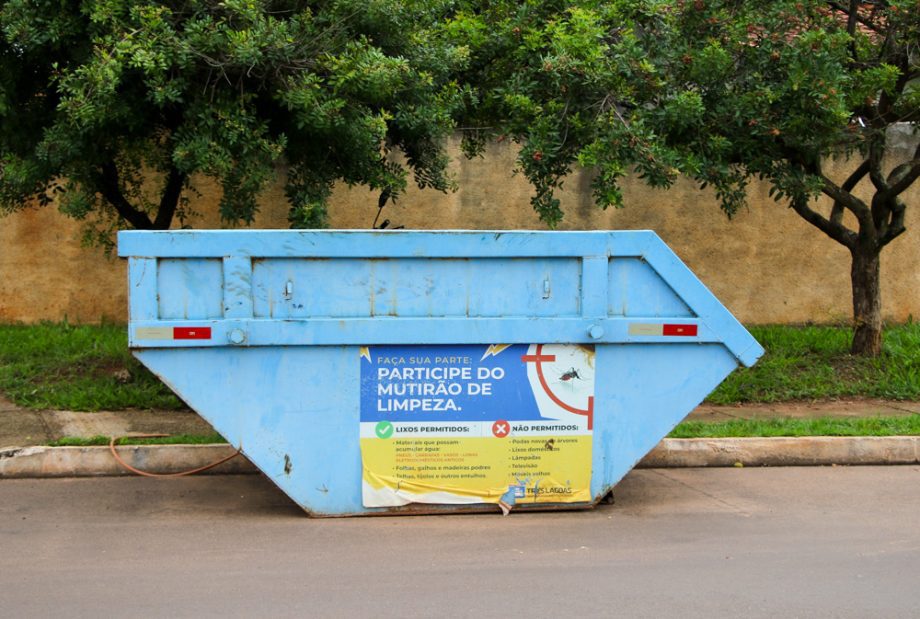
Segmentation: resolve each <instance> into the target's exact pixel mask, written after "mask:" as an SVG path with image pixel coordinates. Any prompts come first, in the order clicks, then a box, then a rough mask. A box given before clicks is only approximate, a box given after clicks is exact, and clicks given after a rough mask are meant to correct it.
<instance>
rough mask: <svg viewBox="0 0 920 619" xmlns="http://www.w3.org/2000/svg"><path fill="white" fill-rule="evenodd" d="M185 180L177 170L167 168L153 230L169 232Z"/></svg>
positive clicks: (170, 167) (172, 167) (184, 176)
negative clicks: (167, 171)
mask: <svg viewBox="0 0 920 619" xmlns="http://www.w3.org/2000/svg"><path fill="white" fill-rule="evenodd" d="M185 179H186V175H185V174H183V173H182V172H180V171H179V170H177V169H176V167H175V166H173V165H171V166H169V175H168V177H167V179H166V187H164V188H163V195H162V196H161V197H160V208H159V209H157V217H156V220H155V221H154V222H153V228H154V229H155V230H169V226H170V224H172V220H173V215H175V213H176V208H177V207H178V206H179V197H180V196H181V195H182V187H183V186H184V185H185Z"/></svg>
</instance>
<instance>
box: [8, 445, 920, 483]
mask: <svg viewBox="0 0 920 619" xmlns="http://www.w3.org/2000/svg"><path fill="white" fill-rule="evenodd" d="M118 449H119V452H118V453H119V454H120V455H121V456H122V458H124V460H125V461H126V462H127V463H128V464H130V465H131V466H133V467H135V468H138V469H141V470H143V471H148V472H150V473H159V474H169V473H178V472H181V471H185V470H189V469H194V468H198V467H200V466H204V465H206V464H208V463H210V462H215V461H217V460H220V459H221V458H224V457H226V456H229V455H230V454H232V453H233V452H234V451H235V450H234V449H233V448H232V447H231V446H230V445H226V444H217V445H125V446H120V447H119V448H118ZM835 464H837V465H849V466H858V465H890V464H920V436H866V437H838V436H812V437H796V438H788V437H776V438H773V437H770V438H715V439H700V438H691V439H684V438H668V439H664V440H663V441H661V443H659V444H658V446H657V447H655V448H654V449H653V450H652V451H651V452H650V453H649V454H648V455H647V456H645V458H643V459H642V460H641V461H639V463H638V464H637V465H636V467H637V468H682V467H732V466H830V465H835ZM257 472H258V470H257V469H256V467H255V466H253V465H252V463H250V462H249V460H247V459H246V458H245V457H240V458H234V459H232V460H230V461H228V462H225V463H223V464H221V465H220V466H218V467H215V468H213V469H210V470H208V471H206V473H205V474H211V475H213V474H217V475H220V474H223V475H239V474H252V473H257ZM129 475H133V473H131V472H130V471H127V470H125V469H124V468H122V467H121V466H120V465H119V464H118V463H117V462H115V459H114V458H112V454H111V453H109V448H108V447H22V448H19V447H11V448H5V449H2V450H0V479H17V478H19V479H27V478H44V477H104V476H129Z"/></svg>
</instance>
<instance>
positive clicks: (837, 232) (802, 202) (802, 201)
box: [790, 198, 856, 249]
mask: <svg viewBox="0 0 920 619" xmlns="http://www.w3.org/2000/svg"><path fill="white" fill-rule="evenodd" d="M790 206H792V210H794V211H795V212H796V213H798V214H799V216H801V217H802V219H804V220H805V221H807V222H808V223H810V224H811V225H813V226H814V227H816V228H817V229H818V230H820V231H821V232H823V233H824V234H826V235H827V236H829V237H831V238H832V239H834V240H835V241H837V242H838V243H840V244H841V245H843V246H845V247H848V248H850V249H853V247H855V246H856V234H855V233H854V232H852V231H850V230H847V229H846V228H845V227H844V226H842V225H841V224H839V223H834V222H832V221H830V220H828V219H827V218H825V217H824V216H823V215H821V214H820V213H818V212H817V211H815V210H813V209H812V208H810V207H809V206H808V200H807V199H806V198H793V199H792V200H791V202H790Z"/></svg>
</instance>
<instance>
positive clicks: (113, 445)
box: [109, 434, 240, 477]
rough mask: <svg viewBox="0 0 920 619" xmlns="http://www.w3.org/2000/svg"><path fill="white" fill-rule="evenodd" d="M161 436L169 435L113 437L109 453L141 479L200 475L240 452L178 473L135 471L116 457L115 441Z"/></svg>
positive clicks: (238, 451)
mask: <svg viewBox="0 0 920 619" xmlns="http://www.w3.org/2000/svg"><path fill="white" fill-rule="evenodd" d="M162 436H169V435H168V434H135V435H132V436H130V437H120V436H113V437H112V440H110V441H109V451H111V452H112V456H113V457H114V458H115V461H116V462H118V464H120V465H121V466H123V467H124V468H126V469H127V470H129V471H131V472H132V473H135V474H136V475H141V476H143V477H183V476H185V475H194V474H195V473H201V472H203V471H207V470H208V469H213V468H214V467H215V466H219V465H221V464H223V463H224V462H227V461H228V460H232V459H233V458H235V457H237V456H238V455H240V450H239V449H237V450H236V451H235V452H234V453H232V454H230V455H229V456H227V457H226V458H221V459H220V460H218V461H217V462H212V463H211V464H207V465H205V466H199V467H198V468H195V469H190V470H188V471H179V472H178V473H148V472H147V471H142V470H140V469H136V468H134V467H133V466H131V465H130V464H128V463H127V462H125V461H124V460H122V458H121V456H119V455H118V451H117V450H116V449H115V441H117V440H118V439H120V438H159V437H162Z"/></svg>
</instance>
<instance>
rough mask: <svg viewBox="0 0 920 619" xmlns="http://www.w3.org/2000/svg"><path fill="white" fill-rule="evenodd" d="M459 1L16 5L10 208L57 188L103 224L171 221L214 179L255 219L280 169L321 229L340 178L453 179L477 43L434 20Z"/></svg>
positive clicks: (3, 157)
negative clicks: (463, 78) (450, 143)
mask: <svg viewBox="0 0 920 619" xmlns="http://www.w3.org/2000/svg"><path fill="white" fill-rule="evenodd" d="M451 10H452V9H451V3H450V2H446V1H440V0H436V1H418V0H416V1H400V0H362V1H360V2H359V1H357V0H332V1H329V2H316V1H312V2H311V1H295V0H232V1H231V0H225V1H223V2H212V1H210V0H190V1H183V2H174V1H168V0H164V1H154V0H132V1H130V2H112V1H110V0H109V1H107V0H80V1H73V2H56V1H52V0H4V1H3V2H0V31H2V33H0V75H3V77H4V79H3V80H0V209H2V210H3V211H7V212H9V211H13V210H16V209H20V208H24V207H26V206H29V205H34V204H38V205H44V204H48V203H50V202H51V201H52V200H53V199H54V198H55V197H59V198H60V200H59V202H60V205H61V209H62V210H63V211H64V212H65V213H67V214H68V215H71V216H73V217H76V218H78V219H84V220H86V221H88V222H89V223H91V224H92V227H93V228H94V230H96V232H93V233H91V236H92V235H95V234H97V233H98V232H99V231H101V232H102V233H103V235H104V233H105V232H106V231H107V230H109V229H111V228H112V227H113V224H114V223H115V222H117V221H118V218H122V219H123V220H125V221H127V223H129V224H130V225H133V226H134V227H140V228H165V227H168V226H169V225H170V223H171V222H172V221H173V218H174V217H175V218H178V220H179V222H180V223H182V222H184V220H185V218H186V217H187V216H188V215H189V211H188V208H187V203H185V202H184V201H183V200H182V197H181V196H182V195H183V193H185V194H188V193H189V190H190V189H193V188H192V186H191V184H192V179H193V178H196V179H197V178H201V177H211V178H213V179H216V180H217V181H218V183H219V184H220V186H221V187H222V189H223V192H222V199H221V201H220V214H221V216H222V217H223V219H225V220H227V221H229V222H244V223H249V222H251V221H252V218H253V216H254V214H255V212H256V208H257V207H256V198H257V196H258V194H259V192H260V191H261V190H262V189H263V188H264V187H265V185H266V183H267V182H268V181H269V180H271V179H272V178H273V177H275V176H276V175H277V174H278V173H279V172H280V173H284V174H286V175H287V181H288V182H287V197H288V198H289V200H290V203H291V205H290V208H291V210H290V218H291V222H292V224H293V225H295V226H321V225H322V224H323V218H324V213H325V206H324V204H325V200H326V198H327V197H328V195H329V192H330V188H331V186H332V185H333V183H334V182H336V181H344V182H345V183H348V184H363V185H367V186H369V187H371V188H376V189H381V190H382V189H389V190H390V191H391V192H393V193H398V192H399V191H401V190H402V189H403V188H404V187H405V185H406V182H407V175H408V173H409V172H410V171H411V172H413V173H414V176H415V180H416V182H417V183H418V184H419V185H420V186H423V187H425V186H430V187H434V188H436V189H440V190H447V189H450V188H451V187H452V184H451V181H450V179H449V178H448V176H447V172H446V167H447V158H446V156H445V155H444V153H443V152H442V150H443V148H442V147H443V143H444V141H445V138H446V137H447V136H448V135H450V134H451V132H452V131H453V128H454V120H453V119H454V117H455V116H456V115H457V114H456V112H457V110H458V109H460V108H461V106H462V105H464V104H465V103H466V102H467V101H468V100H469V97H470V96H471V95H470V93H469V91H468V89H465V88H464V87H462V86H460V85H459V84H458V82H456V81H455V80H454V79H453V76H454V75H456V74H457V72H458V71H459V69H461V68H462V67H463V66H464V65H465V63H466V62H467V59H468V55H467V51H466V48H465V46H464V45H463V44H462V43H458V44H456V45H447V46H445V45H444V44H443V40H441V39H439V38H438V37H435V36H432V35H431V32H430V31H431V29H432V28H433V27H435V26H436V25H438V24H439V23H440V22H441V21H443V19H444V18H445V17H446V16H449V15H450V12H451ZM397 150H398V151H402V152H403V153H405V155H406V165H401V164H399V163H397V160H396V159H394V158H393V157H392V156H390V153H391V152H393V151H397ZM156 178H159V179H160V180H159V181H156V180H151V179H156ZM63 179H66V180H63ZM122 225H123V224H122Z"/></svg>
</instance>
